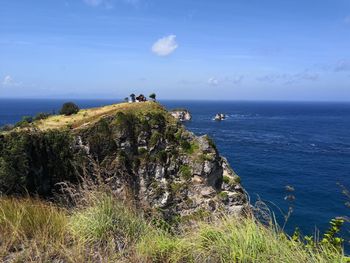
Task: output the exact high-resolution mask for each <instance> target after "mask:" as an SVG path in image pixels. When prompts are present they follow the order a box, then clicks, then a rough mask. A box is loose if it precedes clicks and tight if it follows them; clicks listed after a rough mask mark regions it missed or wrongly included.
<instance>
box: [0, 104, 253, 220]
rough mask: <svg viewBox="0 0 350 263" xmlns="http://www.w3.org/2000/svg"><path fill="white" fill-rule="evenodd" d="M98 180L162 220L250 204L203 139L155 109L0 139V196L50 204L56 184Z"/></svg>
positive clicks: (106, 114) (115, 111)
mask: <svg viewBox="0 0 350 263" xmlns="http://www.w3.org/2000/svg"><path fill="white" fill-rule="evenodd" d="M82 177H89V178H93V179H94V178H95V179H96V178H99V179H101V178H102V180H103V181H104V182H105V183H108V184H109V185H110V187H111V188H112V189H113V191H114V193H115V194H116V195H117V196H119V197H120V198H121V199H122V200H129V201H130V200H132V202H134V204H135V205H136V206H137V207H139V208H142V209H144V210H146V211H157V212H159V213H161V215H162V216H163V217H164V218H165V219H169V220H170V219H172V218H174V217H177V216H181V217H189V218H191V217H193V216H202V215H206V214H212V213H221V212H228V213H231V214H241V213H242V212H243V211H244V209H245V208H247V207H248V200H247V196H246V194H245V191H244V189H243V188H242V186H241V184H240V178H239V177H238V176H237V175H236V174H235V173H234V171H233V170H232V168H231V167H230V165H229V164H228V162H227V161H226V159H225V158H223V157H221V156H220V155H219V153H218V150H217V149H216V147H215V144H214V143H213V141H212V140H211V139H210V138H209V137H208V136H195V135H194V134H193V133H191V132H189V131H188V130H186V128H185V127H184V126H183V125H182V124H181V123H180V122H179V121H178V120H176V119H175V118H174V117H173V116H171V114H170V113H169V112H168V111H166V110H165V108H163V107H162V106H161V105H160V104H158V103H155V102H143V103H120V104H115V105H109V106H105V107H101V108H94V109H86V110H81V111H80V112H79V113H78V114H76V115H72V116H62V115H54V116H51V117H49V118H48V119H45V120H39V121H35V122H33V123H31V124H29V125H27V126H26V127H22V128H16V129H14V130H13V131H10V132H6V133H4V134H2V135H1V137H0V191H1V192H2V193H3V194H24V193H27V192H29V193H30V194H39V195H41V196H52V195H53V194H54V193H55V192H59V191H60V183H61V182H71V183H79V181H80V180H81V178H82Z"/></svg>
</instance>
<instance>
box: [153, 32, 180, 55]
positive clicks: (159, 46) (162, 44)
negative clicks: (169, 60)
mask: <svg viewBox="0 0 350 263" xmlns="http://www.w3.org/2000/svg"><path fill="white" fill-rule="evenodd" d="M177 48H178V44H177V43H176V36H175V35H169V36H166V37H163V38H160V39H158V40H157V41H156V42H155V43H154V44H153V46H152V52H153V53H155V54H156V55H158V56H168V55H170V54H171V53H173V52H174V51H175V50H176V49H177Z"/></svg>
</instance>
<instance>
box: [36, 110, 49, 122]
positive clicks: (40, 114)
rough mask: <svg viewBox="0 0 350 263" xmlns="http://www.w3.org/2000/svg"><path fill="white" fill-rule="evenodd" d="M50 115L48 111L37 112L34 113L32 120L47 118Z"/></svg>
mask: <svg viewBox="0 0 350 263" xmlns="http://www.w3.org/2000/svg"><path fill="white" fill-rule="evenodd" d="M50 115H51V114H50V113H46V112H39V113H38V114H37V115H35V117H34V121H38V120H45V119H47V118H48V117H49V116H50Z"/></svg>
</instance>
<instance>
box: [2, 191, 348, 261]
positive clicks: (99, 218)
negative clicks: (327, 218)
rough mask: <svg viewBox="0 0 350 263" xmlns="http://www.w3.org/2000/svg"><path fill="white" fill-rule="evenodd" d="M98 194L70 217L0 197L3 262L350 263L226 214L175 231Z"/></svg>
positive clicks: (46, 206)
mask: <svg viewBox="0 0 350 263" xmlns="http://www.w3.org/2000/svg"><path fill="white" fill-rule="evenodd" d="M96 190H98V189H95V191H90V192H88V191H85V192H84V195H83V196H82V198H84V202H81V204H80V205H78V207H75V208H73V209H72V210H71V211H70V212H69V211H68V210H66V209H62V208H59V207H57V206H55V205H53V204H50V203H47V202H44V201H40V200H37V199H29V198H24V199H14V198H1V199H0V233H1V235H0V261H1V262H72V263H73V262H74V263H75V262H76V263H78V262H179V263H180V262H194V263H197V262H198V263H199V262H228V263H229V262H232V263H234V262H259V263H260V262H262V263H263V262H266V263H267V262H268V263H271V262H291V263H292V262H293V263H294V262H315V263H316V262H317V263H323V262H325V263H326V262H330V263H334V262H349V261H348V260H349V259H348V258H346V257H345V256H344V254H343V253H342V251H339V250H336V249H335V248H333V247H331V246H322V245H319V246H318V247H317V248H315V247H314V248H307V247H305V245H304V244H303V243H302V242H296V241H292V240H291V239H290V238H289V237H288V236H286V235H285V234H283V233H282V232H279V231H278V230H276V227H273V226H272V227H266V226H262V225H261V224H260V223H258V222H257V221H256V220H255V219H253V218H245V219H244V220H242V219H237V218H232V217H227V218H222V219H220V220H219V219H218V220H217V221H215V222H211V223H205V222H204V223H199V224H198V225H197V227H196V228H193V229H189V230H187V231H185V232H182V234H170V233H168V232H165V231H164V230H161V229H157V228H156V227H153V226H152V225H150V224H148V223H147V221H146V220H145V219H143V218H142V217H141V216H138V215H137V214H136V213H135V212H133V210H131V209H130V208H128V207H127V206H126V205H125V204H124V203H120V202H118V201H117V200H116V199H115V198H114V197H113V196H112V195H110V194H108V193H106V192H99V191H96ZM82 204H84V205H82Z"/></svg>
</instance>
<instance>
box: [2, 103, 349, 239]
mask: <svg viewBox="0 0 350 263" xmlns="http://www.w3.org/2000/svg"><path fill="white" fill-rule="evenodd" d="M75 101H76V102H77V103H78V104H79V105H80V106H81V107H92V106H101V105H105V104H110V103H113V102H115V101H112V100H75ZM63 102H64V101H63V100H0V125H3V124H6V123H14V122H16V121H18V120H20V119H21V117H22V116H23V115H35V114H36V113H38V112H42V111H45V112H53V111H55V112H57V111H58V109H59V107H60V106H61V105H62V103H63ZM162 103H163V104H164V105H166V106H167V107H168V108H176V107H185V108H187V109H189V110H190V111H191V113H192V115H193V119H192V121H190V122H188V123H186V126H187V127H188V128H189V129H190V130H192V131H193V132H194V133H196V134H209V135H210V136H211V137H212V138H213V139H214V141H215V142H216V144H217V146H218V149H219V151H220V153H221V154H222V155H223V156H225V157H227V159H228V160H229V162H230V164H231V166H232V167H233V168H234V170H235V171H236V172H237V173H238V174H239V175H240V177H241V178H242V182H243V185H244V187H245V188H246V189H247V191H248V192H249V194H250V197H251V199H252V201H253V202H254V201H255V200H256V199H257V197H258V196H259V197H260V198H261V199H262V200H264V201H266V202H267V203H268V204H270V207H271V208H273V209H274V211H275V212H276V215H277V218H278V219H279V221H280V222H281V223H282V222H283V218H282V216H281V213H280V212H279V209H282V210H284V211H286V210H287V209H288V202H287V201H286V200H284V197H285V196H286V194H287V192H286V191H285V186H286V185H291V186H293V187H294V188H295V192H294V193H293V194H294V195H295V197H296V199H295V201H294V202H293V206H294V212H293V214H292V216H291V218H290V219H289V221H288V224H287V228H286V229H287V231H289V232H291V231H292V230H293V229H294V227H296V226H299V227H300V228H301V230H302V231H303V233H305V234H312V233H313V232H314V231H315V228H318V229H320V230H324V229H325V228H326V227H327V223H328V221H329V220H330V219H331V218H333V217H336V216H344V215H348V214H349V211H350V210H348V209H347V208H346V207H345V205H344V203H345V202H346V201H347V200H346V198H345V197H344V196H343V195H342V193H341V189H340V187H339V186H338V185H337V183H340V184H342V185H344V186H345V187H347V188H349V189H350V103H306V102H303V103H301V102H213V101H163V102H162ZM218 112H222V113H225V114H226V115H228V118H227V119H226V120H225V121H222V122H215V121H213V120H212V118H213V117H214V115H215V114H216V113H218ZM272 203H273V204H272ZM276 207H278V208H276ZM345 234H347V233H345Z"/></svg>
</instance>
